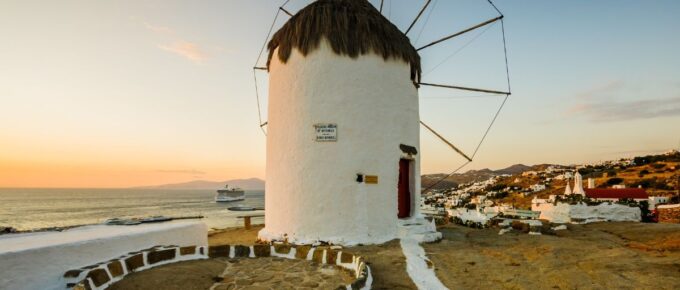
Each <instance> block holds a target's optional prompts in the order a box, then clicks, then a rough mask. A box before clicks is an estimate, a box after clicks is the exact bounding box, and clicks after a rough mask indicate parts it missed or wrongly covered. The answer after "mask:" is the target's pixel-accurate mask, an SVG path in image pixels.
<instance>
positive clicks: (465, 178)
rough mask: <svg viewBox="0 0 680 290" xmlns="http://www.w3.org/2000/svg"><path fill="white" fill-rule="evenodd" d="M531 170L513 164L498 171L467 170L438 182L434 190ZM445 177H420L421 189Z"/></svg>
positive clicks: (429, 175)
mask: <svg viewBox="0 0 680 290" xmlns="http://www.w3.org/2000/svg"><path fill="white" fill-rule="evenodd" d="M529 170H533V167H532V166H527V165H524V164H515V165H512V166H510V167H507V168H503V169H499V170H491V169H488V168H485V169H480V170H468V171H467V172H465V173H455V174H453V175H451V176H449V177H447V178H446V179H445V180H444V181H442V182H440V183H439V184H437V185H436V186H435V187H434V189H448V188H452V187H457V186H458V184H463V183H468V182H478V181H484V180H487V179H489V178H491V177H494V176H499V175H505V174H509V175H514V174H521V173H522V172H525V171H529ZM444 176H446V174H444V173H436V174H425V175H423V176H421V179H420V181H421V184H422V185H421V186H422V188H427V187H429V186H430V185H432V184H434V183H435V182H437V181H438V180H440V179H441V178H443V177H444Z"/></svg>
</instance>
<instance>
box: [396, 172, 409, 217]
mask: <svg viewBox="0 0 680 290" xmlns="http://www.w3.org/2000/svg"><path fill="white" fill-rule="evenodd" d="M409 165H410V161H409V160H406V159H401V160H399V184H398V186H397V189H398V190H397V192H398V195H399V196H398V199H397V200H398V202H397V208H398V209H399V212H398V213H397V217H399V218H406V217H409V216H411V192H410V190H411V186H410V184H409V177H410V176H409V172H410V170H409Z"/></svg>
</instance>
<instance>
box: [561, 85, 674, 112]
mask: <svg viewBox="0 0 680 290" xmlns="http://www.w3.org/2000/svg"><path fill="white" fill-rule="evenodd" d="M624 89H625V90H624ZM639 93H642V92H636V93H635V94H639ZM630 94H631V88H629V86H627V85H626V84H625V83H624V82H622V81H620V80H613V81H608V82H603V83H600V84H596V85H594V86H592V87H590V88H588V89H586V90H584V91H581V92H579V93H577V94H575V96H574V99H575V100H578V101H579V103H577V104H575V105H573V106H571V107H569V108H568V109H567V110H566V111H565V115H566V117H576V116H581V117H584V118H586V119H588V120H589V121H592V122H614V121H627V120H637V119H652V118H659V117H668V116H678V115H680V96H673V97H667V98H655V99H652V98H641V97H638V98H636V99H637V100H635V99H634V100H631V99H630V98H628V100H623V96H626V95H630Z"/></svg>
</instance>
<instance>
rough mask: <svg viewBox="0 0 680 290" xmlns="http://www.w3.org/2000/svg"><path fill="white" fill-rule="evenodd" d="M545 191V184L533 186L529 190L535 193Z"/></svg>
mask: <svg viewBox="0 0 680 290" xmlns="http://www.w3.org/2000/svg"><path fill="white" fill-rule="evenodd" d="M545 189H546V187H545V184H534V185H532V186H531V190H532V191H533V192H537V191H541V190H545Z"/></svg>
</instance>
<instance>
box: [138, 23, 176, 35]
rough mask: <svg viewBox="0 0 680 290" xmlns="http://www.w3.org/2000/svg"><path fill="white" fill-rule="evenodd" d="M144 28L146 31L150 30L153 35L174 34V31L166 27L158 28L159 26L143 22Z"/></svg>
mask: <svg viewBox="0 0 680 290" xmlns="http://www.w3.org/2000/svg"><path fill="white" fill-rule="evenodd" d="M144 27H146V29H148V30H150V31H152V32H154V33H158V34H174V33H175V31H174V30H172V29H170V28H168V27H165V26H160V25H154V24H151V23H148V22H144Z"/></svg>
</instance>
